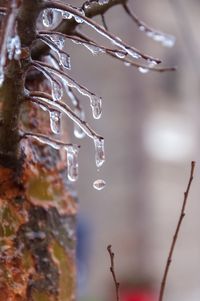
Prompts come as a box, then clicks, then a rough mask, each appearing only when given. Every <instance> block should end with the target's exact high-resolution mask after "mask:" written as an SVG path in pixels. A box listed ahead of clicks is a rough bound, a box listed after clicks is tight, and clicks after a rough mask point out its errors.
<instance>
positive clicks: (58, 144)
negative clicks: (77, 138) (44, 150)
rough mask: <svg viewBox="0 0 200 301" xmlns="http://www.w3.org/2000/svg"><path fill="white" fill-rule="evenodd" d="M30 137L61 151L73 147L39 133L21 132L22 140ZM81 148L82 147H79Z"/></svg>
mask: <svg viewBox="0 0 200 301" xmlns="http://www.w3.org/2000/svg"><path fill="white" fill-rule="evenodd" d="M28 137H31V138H33V139H35V140H37V141H39V142H41V143H44V144H47V145H49V146H51V147H53V148H55V149H60V147H69V146H73V144H71V143H64V142H61V141H59V140H56V139H53V138H51V137H49V136H47V135H44V134H39V133H33V132H23V131H21V135H20V139H26V138H28ZM79 147H80V146H79Z"/></svg>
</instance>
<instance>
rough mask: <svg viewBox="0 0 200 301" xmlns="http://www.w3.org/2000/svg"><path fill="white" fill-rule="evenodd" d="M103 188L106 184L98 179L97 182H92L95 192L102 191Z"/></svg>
mask: <svg viewBox="0 0 200 301" xmlns="http://www.w3.org/2000/svg"><path fill="white" fill-rule="evenodd" d="M105 186H106V182H105V181H104V180H101V179H98V180H96V181H94V183H93V187H94V189H97V190H102V189H104V188H105Z"/></svg>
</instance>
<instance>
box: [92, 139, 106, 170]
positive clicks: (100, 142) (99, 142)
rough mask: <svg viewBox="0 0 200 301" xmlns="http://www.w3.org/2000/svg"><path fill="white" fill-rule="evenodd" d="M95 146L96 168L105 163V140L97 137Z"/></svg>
mask: <svg viewBox="0 0 200 301" xmlns="http://www.w3.org/2000/svg"><path fill="white" fill-rule="evenodd" d="M94 145H95V161H96V166H97V167H100V166H102V165H103V163H104V162H105V150H104V139H103V138H102V137H95V138H94Z"/></svg>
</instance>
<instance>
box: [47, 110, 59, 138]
mask: <svg viewBox="0 0 200 301" xmlns="http://www.w3.org/2000/svg"><path fill="white" fill-rule="evenodd" d="M49 117H50V127H51V131H52V132H53V133H54V134H56V135H58V134H60V131H61V113H60V112H58V111H53V110H51V111H49Z"/></svg>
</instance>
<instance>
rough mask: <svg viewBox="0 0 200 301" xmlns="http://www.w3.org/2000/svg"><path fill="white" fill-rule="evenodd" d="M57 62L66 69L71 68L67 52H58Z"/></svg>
mask: <svg viewBox="0 0 200 301" xmlns="http://www.w3.org/2000/svg"><path fill="white" fill-rule="evenodd" d="M59 63H60V65H61V66H62V67H64V68H66V69H71V62H70V56H69V54H67V53H65V52H61V53H60V54H59Z"/></svg>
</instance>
